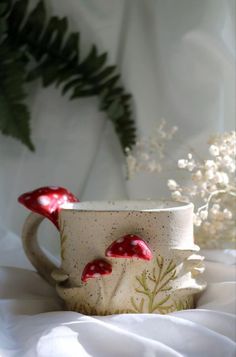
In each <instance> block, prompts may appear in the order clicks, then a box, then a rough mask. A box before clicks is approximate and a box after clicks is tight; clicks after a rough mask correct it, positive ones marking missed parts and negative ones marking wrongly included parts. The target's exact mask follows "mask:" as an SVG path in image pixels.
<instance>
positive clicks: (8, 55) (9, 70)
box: [0, 41, 34, 151]
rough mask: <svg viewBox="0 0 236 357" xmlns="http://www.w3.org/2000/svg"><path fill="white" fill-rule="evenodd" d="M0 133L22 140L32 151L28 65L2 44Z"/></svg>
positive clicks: (0, 45)
mask: <svg viewBox="0 0 236 357" xmlns="http://www.w3.org/2000/svg"><path fill="white" fill-rule="evenodd" d="M0 58H1V61H0V131H1V132H2V134H4V135H10V136H12V137H14V138H17V139H19V140H21V142H22V143H23V144H25V145H26V146H27V147H28V148H29V149H30V150H31V151H33V150H34V146H33V144H32V141H31V139H30V125H29V120H30V116H29V111H28V108H27V106H26V104H25V102H24V100H25V98H26V93H25V89H24V76H25V72H26V63H25V61H24V59H23V58H22V55H21V53H19V52H18V51H16V50H13V49H12V48H10V47H9V46H8V44H7V43H6V42H4V41H3V42H2V43H0Z"/></svg>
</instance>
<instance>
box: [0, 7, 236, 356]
mask: <svg viewBox="0 0 236 357" xmlns="http://www.w3.org/2000/svg"><path fill="white" fill-rule="evenodd" d="M46 3H47V4H48V7H49V9H50V11H52V12H54V13H56V14H60V15H62V16H63V15H68V17H69V18H70V24H71V28H72V30H73V29H76V30H80V31H81V41H82V42H81V48H82V55H83V54H86V53H87V51H88V49H89V48H90V45H91V44H92V43H96V44H97V45H98V48H99V49H100V50H107V51H108V52H109V62H110V64H112V63H116V64H118V66H119V69H120V71H121V73H122V79H123V83H124V85H125V86H126V88H127V90H128V91H130V92H131V93H132V94H133V106H134V113H135V117H136V120H137V126H138V131H139V133H140V134H141V135H144V134H148V133H149V132H150V131H151V130H152V128H153V125H154V123H155V121H156V120H160V119H161V118H162V117H165V118H166V119H167V120H168V122H169V125H177V126H179V133H180V137H181V139H180V140H179V141H182V144H177V145H176V147H175V148H174V150H173V152H172V159H173V160H174V162H175V161H176V159H177V158H180V155H181V153H182V152H183V147H185V146H187V145H188V144H191V146H195V147H196V148H197V150H198V151H199V153H200V151H202V152H204V150H205V148H204V143H205V142H206V141H207V137H208V134H209V133H213V132H216V131H222V130H232V129H233V128H234V126H235V123H234V121H235V97H236V96H235V94H236V93H235V81H234V80H233V78H235V58H236V50H235V13H236V12H235V0H224V1H222V0H198V1H196V0H178V1H174V0H164V1H163V0H148V1H147V0H129V1H125V0H87V1H84V0H67V1H64V0H47V1H46ZM29 90H30V98H29V105H30V108H31V113H32V133H33V134H32V138H33V141H34V143H35V144H36V153H34V154H32V153H30V152H29V151H28V150H27V149H26V148H24V147H23V146H22V145H21V144H20V143H18V142H17V141H15V140H13V139H11V138H6V137H3V136H1V138H0V244H1V250H0V266H2V267H1V268H0V356H1V357H9V356H11V357H12V356H14V357H21V356H22V357H23V356H28V357H32V356H43V357H45V356H50V357H51V356H55V357H60V356H63V357H64V356H70V357H71V356H76V357H77V356H79V357H84V356H94V357H97V356H98V357H106V356H109V357H111V356H112V357H119V356H122V357H126V356H132V357H133V356H147V357H152V356H196V357H199V356H201V357H204V356H209V357H211V356H219V357H222V356H224V357H228V356H235V354H236V350H235V335H236V331H235V324H236V321H235V305H236V301H235V293H236V283H235V280H236V279H235V266H234V264H235V255H234V254H233V251H229V250H228V251H211V252H204V253H206V254H207V256H208V259H207V262H206V267H207V270H206V279H207V281H208V288H207V290H206V291H205V292H204V293H203V294H202V296H201V297H200V299H199V301H198V309H196V310H189V311H181V312H178V313H173V314H171V315H168V316H156V315H120V316H118V315H117V316H111V317H101V318H98V317H86V316H82V315H80V314H77V313H72V312H62V311H60V312H58V310H60V304H59V301H58V300H57V299H56V297H55V294H54V291H53V290H52V289H51V288H50V287H49V286H48V285H47V284H46V283H45V282H44V281H42V279H41V278H40V277H39V276H38V275H37V274H36V273H35V272H33V271H31V266H30V264H29V263H28V262H27V260H26V258H25V257H24V254H23V251H22V248H21V243H20V240H19V235H20V230H21V226H22V224H23V221H24V218H25V216H26V211H25V210H24V209H23V208H22V207H20V206H19V205H17V204H16V199H17V196H18V195H19V194H21V193H23V192H25V191H28V190H30V189H34V188H36V187H39V186H44V185H60V186H64V187H67V188H68V189H70V190H71V191H72V192H73V193H74V194H77V195H78V197H79V198H80V199H81V200H95V199H99V200H100V199H103V200H105V199H123V198H140V197H142V198H146V197H152V198H154V199H155V198H160V197H162V196H163V195H165V194H166V193H167V191H166V180H167V178H175V177H176V173H175V172H174V165H173V172H168V173H167V174H163V175H162V176H160V177H158V178H157V177H154V178H149V177H147V176H142V177H139V178H137V179H135V180H134V181H132V182H126V181H125V175H124V170H123V163H124V159H123V156H122V153H121V150H120V147H119V143H118V141H117V138H116V135H115V134H114V132H113V128H112V125H111V124H110V123H109V122H107V120H106V116H105V115H104V113H101V112H98V109H97V100H96V98H86V99H81V100H78V101H74V102H70V103H69V102H68V99H67V98H64V97H62V96H61V95H60V94H59V92H58V90H56V89H54V88H48V89H46V90H45V89H44V90H42V89H41V87H40V86H39V85H38V84H33V85H31V86H30V87H29ZM183 138H184V140H183ZM41 236H43V239H44V245H46V246H47V247H48V248H49V249H50V251H51V252H53V253H56V252H58V239H57V238H56V237H53V236H56V234H55V229H54V228H53V226H52V225H51V224H50V223H48V224H44V227H42V229H41ZM49 237H50V238H51V239H49ZM52 311H56V312H52Z"/></svg>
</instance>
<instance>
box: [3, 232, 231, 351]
mask: <svg viewBox="0 0 236 357" xmlns="http://www.w3.org/2000/svg"><path fill="white" fill-rule="evenodd" d="M0 244H1V251H0V263H1V267H0V281H1V285H0V356H1V357H13V356H14V357H24V356H27V357H34V356H40V357H46V356H47V357H49V356H50V357H54V356H55V357H68V356H69V357H72V356H76V357H87V356H94V357H95V356H96V357H128V356H130V357H134V356H135V357H138V356H145V357H152V356H158V357H159V356H161V357H162V356H164V357H165V356H196V357H204V356H210V357H211V356H214V357H217V356H219V357H229V356H232V357H233V356H235V355H236V341H235V340H236V318H235V313H236V276H235V274H236V272H235V263H236V252H235V251H233V250H222V251H217V250H215V251H203V252H202V253H203V254H204V255H205V256H206V258H207V259H206V272H205V278H206V279H207V281H208V288H207V290H206V291H205V292H204V293H203V294H202V295H201V296H200V298H199V300H198V305H197V309H195V310H185V311H180V312H175V313H172V314H170V315H165V316H162V315H154V314H153V315H148V314H143V315H141V314H137V315H135V314H133V315H132V314H130V315H114V316H106V317H90V316H84V315H81V314H78V313H75V312H64V311H61V306H60V302H59V300H58V299H57V297H56V296H55V293H54V290H53V289H52V288H51V287H50V286H48V284H47V283H45V282H44V281H43V280H42V279H41V278H40V277H39V275H38V274H37V273H36V272H34V271H33V268H32V267H31V266H30V263H28V262H27V260H26V258H25V256H24V253H23V251H22V248H21V243H20V240H19V238H18V237H17V236H15V235H14V234H12V233H9V232H4V231H2V232H0Z"/></svg>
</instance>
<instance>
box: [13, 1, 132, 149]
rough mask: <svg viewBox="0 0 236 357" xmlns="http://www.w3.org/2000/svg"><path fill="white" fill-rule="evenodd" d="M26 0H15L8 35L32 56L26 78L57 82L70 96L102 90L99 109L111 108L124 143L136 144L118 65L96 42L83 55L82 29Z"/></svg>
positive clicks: (96, 93) (109, 111) (98, 93)
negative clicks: (30, 7) (111, 62)
mask: <svg viewBox="0 0 236 357" xmlns="http://www.w3.org/2000/svg"><path fill="white" fill-rule="evenodd" d="M28 5H29V4H28V0H16V1H15V2H14V4H13V6H12V9H11V11H10V13H9V16H8V18H7V23H8V31H7V36H8V39H9V41H10V42H11V44H12V45H13V46H16V47H17V48H19V47H21V48H25V49H26V50H27V51H28V53H29V55H30V56H31V59H33V61H31V68H30V70H29V73H28V74H27V79H28V80H29V81H30V80H35V79H37V78H41V80H42V84H43V86H44V87H47V86H50V85H52V84H54V85H55V86H56V87H59V88H60V89H61V93H62V95H65V94H67V95H69V98H70V99H76V98H81V97H90V96H98V98H99V109H100V110H103V111H105V112H106V113H107V116H108V119H109V120H110V121H111V122H112V123H113V125H114V129H115V131H116V133H117V135H118V137H119V140H120V143H121V146H122V148H123V150H124V152H125V149H126V148H127V147H128V148H131V147H132V145H134V144H135V139H136V129H135V123H134V120H133V118H132V108H131V96H130V94H128V93H126V92H125V89H124V88H123V87H122V85H121V80H120V75H119V74H118V71H117V68H116V66H110V65H107V57H108V56H107V53H105V52H104V53H101V54H100V53H99V51H98V49H97V47H96V46H95V45H93V46H92V48H91V50H90V51H89V53H88V54H87V56H86V57H85V58H84V59H83V60H80V46H79V33H73V32H72V33H69V32H68V21H67V19H66V18H59V17H57V16H52V17H51V18H48V16H47V13H46V9H45V5H44V2H43V1H42V0H40V1H39V2H38V4H37V5H36V6H35V7H34V8H33V10H32V11H31V12H30V13H28Z"/></svg>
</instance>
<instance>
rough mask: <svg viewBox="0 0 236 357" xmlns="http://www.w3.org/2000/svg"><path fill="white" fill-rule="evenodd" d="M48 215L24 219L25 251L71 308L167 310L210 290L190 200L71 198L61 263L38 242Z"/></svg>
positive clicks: (64, 212) (189, 304)
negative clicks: (46, 253)
mask: <svg viewBox="0 0 236 357" xmlns="http://www.w3.org/2000/svg"><path fill="white" fill-rule="evenodd" d="M43 219H44V217H42V216H41V215H39V214H38V213H31V214H30V215H29V217H28V218H27V219H26V222H25V225H24V228H23V235H22V239H23V245H24V249H25V252H26V254H27V256H28V258H29V259H30V261H31V262H32V263H33V265H34V266H35V267H36V269H37V270H38V271H39V273H40V274H41V275H42V276H43V277H44V278H45V279H46V280H47V281H49V282H50V283H51V284H53V285H55V286H56V290H57V293H58V295H59V296H60V297H61V298H62V299H63V300H64V302H65V308H66V309H68V310H73V311H78V312H81V313H84V314H88V315H108V314H116V313H160V314H166V313H169V312H173V311H176V310H182V309H187V308H193V307H194V295H195V294H196V293H199V292H200V291H202V290H203V289H204V288H205V282H204V281H202V279H201V273H202V272H203V270H204V267H203V264H202V261H203V257H201V256H200V255H199V254H198V251H199V247H198V246H196V245H195V244H194V240H193V205H192V204H191V203H176V202H170V201H149V200H148V201H144V200H140V201H114V202H113V201H109V202H77V203H66V204H64V205H62V206H61V208H60V211H59V219H58V223H59V230H60V243H61V266H60V267H59V268H58V267H56V266H55V265H54V264H53V263H52V262H50V261H49V259H48V258H47V257H46V256H45V254H44V253H43V251H42V250H41V249H40V247H39V245H38V243H37V230H38V227H39V225H40V223H41V222H42V220H43Z"/></svg>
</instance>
